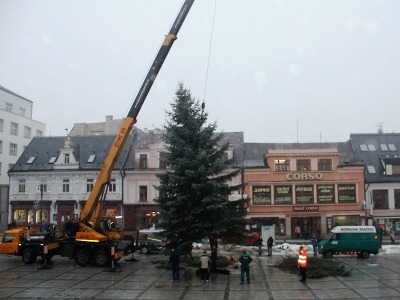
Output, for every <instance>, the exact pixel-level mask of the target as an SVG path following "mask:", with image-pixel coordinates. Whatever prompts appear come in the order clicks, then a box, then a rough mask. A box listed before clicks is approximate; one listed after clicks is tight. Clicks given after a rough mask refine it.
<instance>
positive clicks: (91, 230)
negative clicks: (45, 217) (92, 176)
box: [0, 0, 194, 267]
mask: <svg viewBox="0 0 400 300" xmlns="http://www.w3.org/2000/svg"><path fill="white" fill-rule="evenodd" d="M193 3H194V0H185V2H184V3H183V5H182V8H181V10H180V11H179V13H178V15H177V17H176V19H175V22H174V23H173V24H172V27H171V29H170V31H169V33H168V35H167V36H166V37H165V39H164V42H163V43H162V45H161V48H160V50H159V51H158V54H157V56H156V58H155V59H154V61H153V64H152V65H151V67H150V70H149V71H148V73H147V76H146V78H145V79H144V81H143V84H142V86H141V87H140V89H139V92H138V94H137V96H136V98H135V101H134V102H133V105H132V107H131V109H130V111H129V113H128V116H127V117H126V118H124V120H123V122H122V124H121V127H120V128H119V130H118V133H117V135H116V137H115V139H114V141H113V143H112V145H111V148H110V150H109V152H108V155H107V157H106V159H105V161H104V164H103V166H102V168H101V170H100V172H99V175H98V177H97V180H96V183H95V185H94V186H93V189H92V191H91V193H90V195H89V198H88V200H87V202H86V204H85V206H84V208H83V210H82V211H81V214H80V217H79V220H70V221H68V222H67V223H66V225H65V227H64V231H65V233H66V235H67V238H62V239H56V238H55V235H54V234H53V233H54V231H52V232H48V233H45V232H43V233H34V232H31V233H30V232H29V229H28V228H23V229H18V230H17V229H13V230H14V231H12V232H11V231H10V232H7V231H6V232H5V233H4V238H3V241H2V242H0V254H1V253H4V254H14V255H19V256H22V260H23V261H24V262H25V263H27V264H30V263H33V262H35V261H36V257H37V256H44V257H51V256H53V255H61V256H66V257H70V258H74V259H75V261H76V262H77V264H79V265H80V266H86V265H88V264H89V263H90V262H94V263H95V264H96V265H98V266H103V267H104V266H106V265H107V264H108V263H109V262H110V259H111V258H113V259H115V260H119V259H120V258H121V257H123V256H124V255H127V254H129V253H130V252H131V250H132V242H131V241H128V240H123V237H124V234H123V231H122V230H121V229H119V228H118V227H117V226H116V224H117V222H116V221H117V220H116V218H115V214H113V213H107V214H105V216H102V214H104V212H103V207H104V201H105V198H106V194H107V190H108V186H109V184H110V179H111V173H112V171H113V168H114V165H115V162H116V161H117V159H118V156H119V154H120V152H121V150H122V148H123V147H124V145H125V143H126V141H127V139H128V136H129V134H130V133H131V131H132V128H133V125H134V124H135V123H136V118H137V116H138V114H139V111H140V109H141V107H142V105H143V103H144V101H145V99H146V97H147V94H148V93H149V91H150V89H151V87H152V85H153V82H154V80H155V79H156V77H157V74H158V73H159V71H160V69H161V67H162V65H163V63H164V61H165V58H166V57H167V55H168V52H169V50H170V49H171V47H172V45H173V43H174V41H175V40H176V39H177V34H178V32H179V29H180V28H181V26H182V24H183V22H184V21H185V18H186V16H187V15H188V13H189V10H190V8H191V7H192V5H193ZM21 230H24V231H23V232H21ZM6 238H7V240H5V239H6Z"/></svg>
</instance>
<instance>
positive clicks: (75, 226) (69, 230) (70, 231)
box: [64, 220, 79, 237]
mask: <svg viewBox="0 0 400 300" xmlns="http://www.w3.org/2000/svg"><path fill="white" fill-rule="evenodd" d="M78 230H79V222H78V221H77V220H69V221H68V222H67V223H65V225H64V232H65V234H66V235H67V236H69V237H73V236H75V234H76V233H77V232H78Z"/></svg>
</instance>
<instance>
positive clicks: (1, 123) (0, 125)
mask: <svg viewBox="0 0 400 300" xmlns="http://www.w3.org/2000/svg"><path fill="white" fill-rule="evenodd" d="M0 131H1V132H3V131H4V119H0Z"/></svg>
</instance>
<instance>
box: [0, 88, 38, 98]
mask: <svg viewBox="0 0 400 300" xmlns="http://www.w3.org/2000/svg"><path fill="white" fill-rule="evenodd" d="M0 90H2V91H4V92H6V93H9V94H12V95H14V96H17V97H19V98H21V99H24V100H26V101H29V102H32V101H31V100H29V99H26V98H24V97H22V96H20V95H18V94H16V93H14V92H13V91H10V90H8V89H6V88H5V87H4V86H1V85H0Z"/></svg>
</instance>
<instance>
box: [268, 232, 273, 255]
mask: <svg viewBox="0 0 400 300" xmlns="http://www.w3.org/2000/svg"><path fill="white" fill-rule="evenodd" d="M273 245H274V239H273V238H272V236H270V237H269V238H268V240H267V247H268V256H272V246H273Z"/></svg>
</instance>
